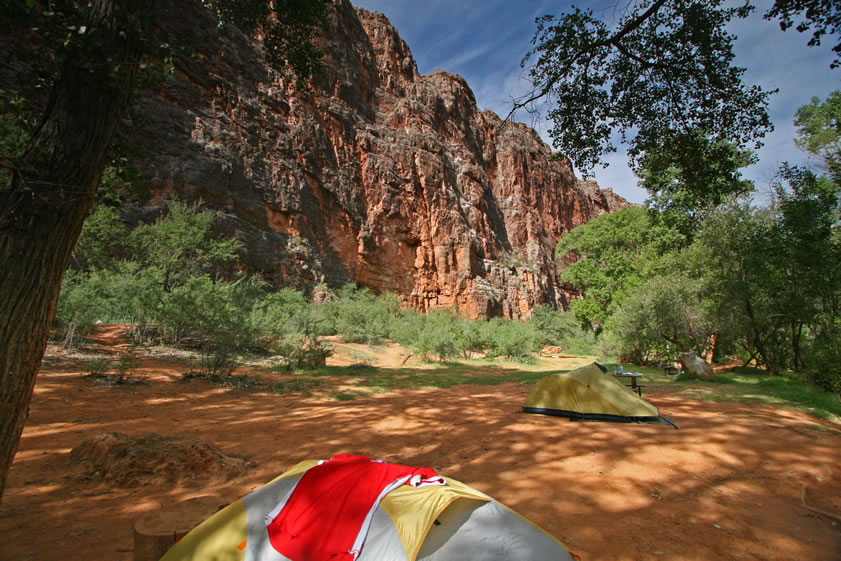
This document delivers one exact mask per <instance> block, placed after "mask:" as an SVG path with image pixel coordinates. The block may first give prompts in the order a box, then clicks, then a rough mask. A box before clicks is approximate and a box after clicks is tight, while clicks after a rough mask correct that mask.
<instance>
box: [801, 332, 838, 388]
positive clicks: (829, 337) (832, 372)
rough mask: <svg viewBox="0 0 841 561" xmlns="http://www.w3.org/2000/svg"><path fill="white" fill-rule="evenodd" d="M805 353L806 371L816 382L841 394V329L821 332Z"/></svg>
mask: <svg viewBox="0 0 841 561" xmlns="http://www.w3.org/2000/svg"><path fill="white" fill-rule="evenodd" d="M803 354H804V358H803V361H804V363H805V371H806V372H807V373H808V374H809V375H810V377H811V378H812V379H813V380H814V382H815V384H817V385H818V386H820V387H821V388H823V389H825V390H826V391H829V392H833V393H836V394H841V329H839V328H838V327H836V328H835V329H834V330H832V331H829V332H827V333H823V334H821V335H820V336H818V337H817V338H816V339H815V340H814V341H813V342H812V344H811V345H810V346H809V347H807V351H806V352H805V353H803Z"/></svg>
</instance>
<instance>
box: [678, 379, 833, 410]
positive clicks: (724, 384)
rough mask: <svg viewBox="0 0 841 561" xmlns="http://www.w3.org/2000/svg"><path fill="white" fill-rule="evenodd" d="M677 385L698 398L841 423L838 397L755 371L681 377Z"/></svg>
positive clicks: (816, 388) (814, 387) (809, 386)
mask: <svg viewBox="0 0 841 561" xmlns="http://www.w3.org/2000/svg"><path fill="white" fill-rule="evenodd" d="M675 383H676V384H677V385H678V386H684V387H685V388H686V390H684V393H685V392H687V391H688V392H690V393H697V394H699V395H698V397H699V398H700V399H709V400H714V401H724V400H736V401H742V402H762V403H768V404H771V405H775V406H778V407H788V408H792V409H797V410H800V411H808V412H809V413H811V414H813V415H814V416H816V417H818V418H820V419H825V420H828V421H833V422H841V401H839V399H838V396H837V395H835V394H833V393H829V392H827V391H824V390H822V389H820V388H818V387H816V386H812V385H809V384H807V383H805V382H803V381H801V380H795V379H791V378H786V377H784V376H769V375H768V374H766V373H765V371H764V370H759V369H756V368H736V369H735V370H733V371H732V372H725V373H719V374H717V375H716V376H715V378H714V379H712V380H701V379H699V378H696V377H691V376H686V375H681V376H678V379H676V380H675ZM704 390H707V391H704ZM704 394H706V395H704Z"/></svg>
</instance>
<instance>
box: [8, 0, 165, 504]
mask: <svg viewBox="0 0 841 561" xmlns="http://www.w3.org/2000/svg"><path fill="white" fill-rule="evenodd" d="M154 3H155V0H99V1H95V2H92V3H91V4H92V5H91V7H90V8H89V9H90V24H89V26H88V27H87V30H88V35H87V37H86V38H85V41H84V43H83V44H81V45H80V46H79V47H78V48H77V49H75V50H74V51H73V52H71V53H70V54H69V55H68V56H67V59H66V60H65V61H64V64H63V67H62V71H61V74H60V76H59V77H58V79H57V80H56V82H55V83H54V84H53V86H52V91H51V93H50V98H49V101H48V103H47V107H46V109H45V111H44V116H43V119H42V121H41V124H40V126H39V127H38V129H37V130H36V132H35V134H34V135H33V138H32V140H31V141H30V143H29V145H28V149H27V151H26V153H25V155H24V157H23V158H22V160H21V161H20V162H19V165H17V166H16V168H15V169H14V170H13V173H12V176H11V179H10V180H9V181H8V182H7V184H6V185H2V186H0V298H2V305H0V408H2V411H1V413H2V414H0V499H2V494H3V490H4V488H5V484H6V478H7V475H8V471H9V468H10V466H11V464H12V460H13V458H14V455H15V452H16V451H17V447H18V442H19V441H20V436H21V432H22V430H23V426H24V423H25V422H26V418H27V416H28V414H29V401H30V399H31V397H32V391H33V388H34V386H35V377H36V374H37V372H38V369H39V368H40V365H41V358H42V356H43V354H44V350H45V349H46V345H47V338H48V336H49V331H50V327H51V325H52V323H53V320H54V318H55V313H56V302H57V300H58V294H59V291H60V290H61V281H62V278H63V276H64V271H65V269H66V268H67V264H68V262H69V260H70V256H71V254H72V252H73V247H74V246H75V244H76V239H77V238H78V236H79V233H80V231H81V229H82V225H83V223H84V220H85V216H86V214H87V212H88V210H89V208H90V205H91V203H92V201H93V198H94V194H95V192H96V188H97V184H98V183H99V180H100V177H101V175H102V171H103V168H104V166H105V163H106V158H107V154H108V150H109V148H110V146H111V143H112V140H113V138H114V132H115V130H116V127H117V125H118V123H119V121H120V119H121V118H122V116H123V115H124V114H125V111H126V109H127V107H128V104H129V100H130V97H131V91H132V86H133V84H134V81H135V75H136V72H137V67H138V61H139V57H140V55H141V53H142V51H143V41H144V38H145V35H146V32H147V31H148V29H147V28H148V26H149V21H150V20H151V17H150V14H151V10H152V8H153V6H154Z"/></svg>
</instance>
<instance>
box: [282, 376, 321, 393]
mask: <svg viewBox="0 0 841 561" xmlns="http://www.w3.org/2000/svg"><path fill="white" fill-rule="evenodd" d="M323 383H324V381H323V380H317V379H315V378H312V377H309V376H299V377H296V378H292V379H291V380H286V381H284V382H277V383H276V384H275V386H274V389H275V391H276V392H277V393H279V394H288V393H299V392H302V393H306V394H309V393H312V390H314V389H315V388H317V387H318V386H321V385H322V384H323Z"/></svg>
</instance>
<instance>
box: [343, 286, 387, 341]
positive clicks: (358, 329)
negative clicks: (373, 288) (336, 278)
mask: <svg viewBox="0 0 841 561" xmlns="http://www.w3.org/2000/svg"><path fill="white" fill-rule="evenodd" d="M327 306H328V307H329V308H330V309H331V310H332V311H333V314H334V317H335V319H336V331H337V332H338V334H339V335H341V336H342V339H344V340H345V341H347V342H348V343H362V344H367V345H376V344H378V343H380V342H381V341H382V340H383V339H385V338H386V337H388V333H389V325H390V323H391V321H392V319H393V318H394V317H395V316H396V315H397V312H398V310H399V307H400V304H399V302H398V300H397V297H396V296H394V295H393V294H383V295H380V296H374V295H373V294H371V293H370V292H369V291H368V290H366V289H364V288H363V289H359V288H357V287H356V285H355V284H353V283H349V284H346V285H345V286H343V287H342V288H341V289H340V290H339V291H338V293H337V294H336V299H335V300H334V301H332V302H330V303H329V304H327Z"/></svg>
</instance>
